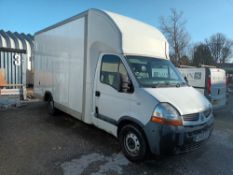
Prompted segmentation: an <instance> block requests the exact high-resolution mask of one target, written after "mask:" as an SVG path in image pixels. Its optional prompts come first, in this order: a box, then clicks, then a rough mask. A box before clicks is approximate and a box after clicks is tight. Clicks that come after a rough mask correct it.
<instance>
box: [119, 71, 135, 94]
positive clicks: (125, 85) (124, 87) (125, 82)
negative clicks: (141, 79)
mask: <svg viewBox="0 0 233 175" xmlns="http://www.w3.org/2000/svg"><path fill="white" fill-rule="evenodd" d="M120 91H121V92H126V93H127V92H132V91H133V86H132V82H131V80H130V79H129V76H128V75H123V74H120Z"/></svg>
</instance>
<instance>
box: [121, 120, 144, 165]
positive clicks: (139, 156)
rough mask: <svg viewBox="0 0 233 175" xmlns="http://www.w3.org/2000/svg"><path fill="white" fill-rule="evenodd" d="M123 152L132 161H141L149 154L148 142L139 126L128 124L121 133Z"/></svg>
mask: <svg viewBox="0 0 233 175" xmlns="http://www.w3.org/2000/svg"><path fill="white" fill-rule="evenodd" d="M119 141H120V145H121V149H122V152H123V153H124V155H125V156H126V157H127V158H128V159H129V160H130V161H132V162H141V161H143V160H145V158H146V156H147V142H146V139H145V137H144V135H143V133H142V132H141V131H140V129H139V128H138V127H137V126H134V125H131V124H130V125H126V126H124V127H123V128H122V129H121V130H120V133H119Z"/></svg>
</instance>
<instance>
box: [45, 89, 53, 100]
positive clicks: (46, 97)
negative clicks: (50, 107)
mask: <svg viewBox="0 0 233 175" xmlns="http://www.w3.org/2000/svg"><path fill="white" fill-rule="evenodd" d="M51 99H53V95H52V93H51V92H50V91H46V92H45V93H44V101H47V102H48V101H49V100H51Z"/></svg>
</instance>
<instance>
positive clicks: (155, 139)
mask: <svg viewBox="0 0 233 175" xmlns="http://www.w3.org/2000/svg"><path fill="white" fill-rule="evenodd" d="M213 122H214V119H213V117H211V118H210V119H209V120H208V121H207V122H206V123H204V124H201V125H196V126H171V125H161V124H158V123H153V122H149V123H148V124H147V125H146V126H145V128H144V131H145V134H146V137H147V141H148V144H149V147H150V150H151V152H152V153H153V154H157V155H159V154H160V155H161V154H177V153H182V152H189V151H192V150H194V149H196V148H199V147H200V145H201V144H202V143H204V142H205V141H206V140H208V138H209V137H210V136H211V133H212V131H213Z"/></svg>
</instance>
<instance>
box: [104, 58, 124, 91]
mask: <svg viewBox="0 0 233 175" xmlns="http://www.w3.org/2000/svg"><path fill="white" fill-rule="evenodd" d="M119 73H120V74H119ZM120 75H123V76H124V75H128V74H127V71H126V69H125V67H124V65H123V63H122V62H121V59H120V58H119V57H118V56H116V55H104V56H103V58H102V62H101V71H100V82H102V83H104V84H107V85H109V86H111V87H113V88H115V89H117V90H119V89H120V78H121V77H120Z"/></svg>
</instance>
